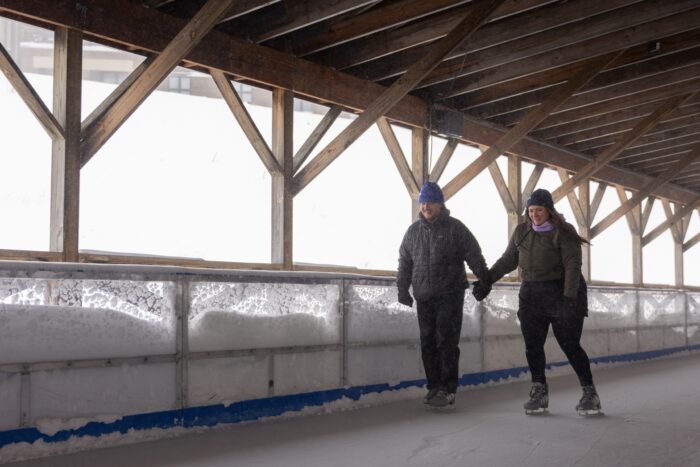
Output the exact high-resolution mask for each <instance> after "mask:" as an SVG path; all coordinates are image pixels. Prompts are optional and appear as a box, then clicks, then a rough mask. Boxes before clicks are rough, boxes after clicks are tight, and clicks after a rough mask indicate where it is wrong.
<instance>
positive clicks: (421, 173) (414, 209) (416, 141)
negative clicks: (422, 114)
mask: <svg viewBox="0 0 700 467" xmlns="http://www.w3.org/2000/svg"><path fill="white" fill-rule="evenodd" d="M428 138H430V135H429V134H428V131H427V130H425V129H423V128H414V129H413V131H412V132H411V172H413V178H415V179H416V183H417V184H418V189H420V188H421V187H422V186H423V183H425V181H426V180H428V175H429V173H430V161H429V160H428V156H429V151H428ZM419 212H420V206H419V205H418V199H417V198H416V199H411V219H413V220H414V221H415V220H418V213H419Z"/></svg>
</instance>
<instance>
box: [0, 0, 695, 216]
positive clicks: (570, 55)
mask: <svg viewBox="0 0 700 467" xmlns="http://www.w3.org/2000/svg"><path fill="white" fill-rule="evenodd" d="M489 1H493V0H471V1H469V0H423V1H418V0H239V1H234V2H232V5H231V6H230V7H229V8H228V10H227V11H226V13H225V14H224V15H223V16H222V20H220V21H218V24H217V25H216V26H215V27H214V30H213V31H212V32H210V33H208V34H207V35H206V37H205V38H203V39H201V42H200V43H199V45H197V46H196V47H195V48H194V49H192V50H191V51H190V52H188V53H187V54H186V56H185V58H184V60H183V61H182V64H183V65H185V66H189V67H193V68H196V69H202V70H206V71H209V69H215V70H219V71H222V72H224V73H226V74H227V75H228V76H229V77H230V78H234V79H238V80H241V81H248V82H251V83H253V84H255V85H259V86H267V87H280V88H284V89H290V90H293V91H294V92H295V93H297V94H298V95H299V97H303V98H307V99H311V100H315V101H317V102H321V103H328V104H334V105H338V106H341V107H343V108H345V109H349V110H355V111H365V110H366V109H367V108H368V107H369V106H370V105H372V104H373V103H375V102H376V100H377V99H378V98H379V97H380V96H382V95H383V93H384V92H385V91H386V89H387V87H388V86H391V85H393V84H395V83H396V82H397V79H398V78H399V77H402V76H405V73H406V71H408V70H410V69H411V68H412V67H413V68H415V66H416V65H417V64H420V63H421V62H422V61H423V60H424V59H425V57H428V56H429V55H430V54H431V52H433V51H435V49H436V47H439V44H440V42H441V41H442V40H443V39H444V38H445V37H446V36H447V35H448V34H449V33H450V31H452V30H453V29H454V27H455V26H456V25H457V24H458V23H459V22H460V21H462V20H463V19H464V18H465V17H467V15H468V14H469V13H470V12H473V11H477V10H478V9H479V8H482V7H484V5H485V4H486V3H487V2H489ZM205 3H206V2H205V1H204V0H102V1H98V0H83V1H80V2H75V1H68V0H0V14H1V15H5V16H8V17H11V18H16V19H19V20H22V21H26V22H32V23H35V24H39V25H43V26H45V27H54V26H65V27H69V28H75V29H80V30H81V31H83V34H84V35H85V37H86V38H87V39H90V40H93V41H97V42H101V43H105V44H108V45H111V46H114V47H118V48H123V49H128V50H130V51H133V52H137V53H143V54H144V55H149V56H152V55H154V54H157V53H160V52H162V51H163V50H164V49H165V47H166V46H167V45H168V44H169V43H170V41H171V40H172V39H173V37H175V36H176V35H177V34H178V33H180V31H182V29H183V27H185V25H187V24H188V21H190V20H191V19H192V17H193V16H194V15H195V14H196V13H197V12H198V11H200V9H201V8H202V7H203V5H204V4H205ZM496 3H498V2H496ZM595 66H597V67H599V69H593V68H592V67H595ZM588 75H590V76H588ZM577 80H578V81H577ZM574 82H576V85H574V84H572V83H574ZM567 83H568V84H567ZM567 86H568V88H567ZM698 91H700V0H642V1H640V0H558V1H552V0H505V1H503V2H501V3H500V5H498V6H497V8H496V10H495V12H493V13H491V14H490V16H489V19H488V20H487V21H485V22H484V23H483V24H481V25H480V26H479V27H478V28H476V30H475V32H474V33H473V34H471V36H470V37H469V38H468V39H467V40H466V41H465V42H464V43H463V44H461V45H459V46H458V47H456V48H455V49H454V50H451V51H449V53H447V54H446V55H445V56H444V57H443V58H442V60H441V61H440V63H439V64H438V65H437V66H436V67H434V69H432V70H429V71H428V72H427V73H426V74H425V76H421V77H420V79H419V80H418V83H417V84H416V85H415V86H411V88H410V93H409V94H408V95H407V96H405V97H403V98H401V99H400V100H397V102H396V103H395V105H391V106H390V108H389V110H387V111H386V112H383V111H381V109H380V110H378V113H379V114H380V115H385V116H386V117H387V118H388V119H390V120H393V121H396V122H399V123H402V124H407V125H411V126H418V127H425V128H430V129H433V130H436V131H439V130H440V128H437V127H433V126H432V125H433V123H434V122H433V121H432V119H431V112H430V109H431V108H434V107H436V108H442V107H444V108H447V109H452V110H457V111H459V112H462V113H463V114H464V115H465V119H464V122H463V128H464V131H463V132H462V134H461V135H460V137H459V139H460V140H462V141H464V142H468V143H473V144H479V145H483V146H487V147H491V146H492V145H493V144H494V143H495V142H497V141H502V140H503V139H504V138H505V139H506V140H507V143H508V145H507V147H503V146H502V145H497V146H496V147H495V148H492V149H491V152H492V153H494V154H495V157H497V156H498V155H499V154H501V153H503V152H509V151H512V152H514V153H518V154H519V155H521V156H522V157H524V158H526V159H529V160H532V161H534V162H542V163H545V164H548V165H553V166H557V167H560V168H564V169H566V170H568V171H570V172H576V171H578V170H579V169H582V168H584V167H586V165H587V164H589V165H590V164H591V160H595V158H597V157H599V156H601V155H604V156H606V160H605V161H604V162H605V163H604V164H602V165H603V167H602V168H601V167H596V169H595V170H594V171H593V172H592V175H590V176H591V177H592V178H596V179H600V180H603V181H606V182H609V183H616V184H620V185H624V186H626V187H629V188H632V189H634V190H641V189H643V188H644V187H647V186H648V185H649V183H650V182H651V181H652V180H653V179H655V178H657V177H659V176H661V175H662V174H664V173H665V172H666V171H667V170H668V169H669V168H671V167H674V164H675V166H677V164H678V163H679V161H682V160H683V159H684V157H685V158H686V159H688V157H689V159H688V160H689V161H688V163H687V165H686V166H684V167H682V168H681V169H680V170H678V173H676V174H675V175H674V176H673V177H672V178H671V180H670V183H666V184H664V185H662V186H659V187H655V188H654V191H653V192H654V194H656V195H659V196H663V197H666V198H668V199H671V200H674V201H678V202H681V203H688V202H691V201H693V200H695V198H696V197H697V195H698V193H700V159H698V158H693V157H690V156H689V155H690V154H693V153H697V152H698V151H697V148H698V147H700V93H698ZM538 109H539V110H538ZM545 110H546V112H545ZM538 111H539V114H538ZM375 119H376V118H375ZM504 135H505V136H504ZM525 135H527V136H525ZM92 150H93V153H94V150H95V148H92ZM686 156H688V157H686ZM83 157H85V154H83ZM88 158H89V155H88ZM607 159H610V160H607ZM488 162H489V160H488V159H484V160H483V163H482V165H484V164H485V165H484V167H485V166H487V165H488ZM295 166H296V164H295ZM474 170H476V168H474ZM464 180H467V181H468V176H467V175H465V178H463V179H462V180H461V181H464ZM302 181H303V180H302ZM308 181H310V180H307V181H306V183H308ZM453 182H454V181H453ZM460 184H461V183H457V182H455V184H454V185H453V186H454V188H455V190H456V189H459V188H460V187H461V186H460Z"/></svg>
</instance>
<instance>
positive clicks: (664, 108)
mask: <svg viewBox="0 0 700 467" xmlns="http://www.w3.org/2000/svg"><path fill="white" fill-rule="evenodd" d="M690 97H692V94H685V95H682V96H677V97H673V98H671V99H668V100H667V101H665V102H664V103H663V104H662V105H660V106H659V107H658V108H657V109H656V110H655V111H654V112H653V113H652V114H651V115H649V116H648V117H646V118H644V120H642V121H641V122H639V123H638V124H637V125H635V127H634V128H633V129H632V131H630V132H629V133H627V134H625V135H624V136H623V137H622V138H621V139H620V141H618V142H617V143H616V144H615V145H614V146H612V147H611V148H609V149H607V150H605V151H604V152H603V153H602V154H600V155H598V156H597V157H596V158H595V159H593V160H592V161H590V162H589V163H588V164H586V166H585V167H583V168H582V169H581V170H579V171H578V172H577V173H576V174H574V176H573V177H571V178H570V179H569V180H568V181H567V182H566V183H563V184H562V185H561V186H559V188H557V189H556V190H554V192H553V193H552V198H553V199H554V202H555V203H556V202H557V201H559V200H560V199H561V198H562V197H563V196H564V195H566V194H567V193H568V192H569V191H571V190H573V189H574V188H576V186H577V185H578V184H579V183H581V182H582V181H583V180H586V179H588V178H590V177H592V176H593V175H595V174H596V173H597V172H598V171H599V170H600V169H602V168H603V167H604V166H605V165H607V164H608V162H610V161H612V160H613V159H615V157H617V155H618V154H620V153H621V152H622V151H624V150H625V148H627V147H628V146H629V145H630V144H632V143H633V142H634V141H636V140H637V139H638V138H640V137H641V136H642V135H643V134H644V133H646V132H647V131H648V130H649V129H650V128H651V127H653V126H654V125H655V124H656V123H657V122H658V121H659V120H661V119H662V118H663V117H664V116H665V115H667V114H668V113H670V112H672V111H673V110H674V109H676V108H677V107H679V106H680V105H681V104H682V103H683V102H685V101H687V100H688V99H689V98H690ZM592 233H593V232H592Z"/></svg>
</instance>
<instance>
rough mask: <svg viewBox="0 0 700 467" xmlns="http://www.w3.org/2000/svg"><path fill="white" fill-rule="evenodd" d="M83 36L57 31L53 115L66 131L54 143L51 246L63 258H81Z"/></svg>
mask: <svg viewBox="0 0 700 467" xmlns="http://www.w3.org/2000/svg"><path fill="white" fill-rule="evenodd" d="M82 57H83V36H82V34H81V33H80V31H76V30H73V29H66V28H59V29H57V30H56V32H55V34H54V60H53V63H54V76H53V96H54V100H53V114H54V117H56V121H57V122H58V123H59V125H60V126H61V128H63V130H64V136H63V137H59V138H55V139H54V140H53V142H52V146H51V221H50V222H51V224H50V240H49V248H50V249H51V251H61V252H63V257H62V259H63V261H69V262H77V261H78V238H79V217H80V104H81V86H82V69H83V61H82Z"/></svg>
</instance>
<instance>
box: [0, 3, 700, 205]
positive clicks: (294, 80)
mask: <svg viewBox="0 0 700 467" xmlns="http://www.w3.org/2000/svg"><path fill="white" fill-rule="evenodd" d="M517 3H518V4H520V2H517ZM81 5H83V6H84V7H85V8H84V9H83V10H81V15H76V14H74V8H75V2H73V1H72V0H0V12H2V13H3V14H6V15H9V16H14V17H16V18H18V19H20V20H21V19H22V18H26V19H27V21H28V22H36V21H40V22H41V24H43V25H45V26H48V27H53V26H56V25H58V26H65V27H68V28H72V29H79V30H82V31H83V33H84V35H85V37H86V38H87V39H89V40H97V41H98V42H102V43H105V44H108V45H110V44H111V45H114V46H117V47H124V48H129V49H130V50H133V51H135V52H137V53H145V54H148V53H153V54H158V53H160V52H161V51H162V50H163V49H164V48H165V47H166V46H167V44H168V43H169V41H170V40H171V39H172V37H174V36H175V35H176V34H177V33H178V32H179V31H181V30H182V28H183V27H184V26H185V25H186V24H187V22H186V20H183V19H181V18H178V17H175V16H171V15H168V14H166V13H163V12H161V11H158V10H154V9H149V8H144V7H141V6H138V5H136V4H135V3H132V2H118V3H114V4H110V9H109V14H105V9H104V3H103V1H102V0H81ZM37 12H41V18H40V19H39V18H37ZM144 24H158V28H152V29H149V30H148V31H146V29H144V28H143V25H144ZM681 35H683V33H679V35H678V37H680V36H681ZM667 37H670V36H667ZM674 40H675V39H674ZM693 40H694V39H693ZM683 41H686V42H687V39H683ZM662 46H663V47H666V41H665V40H664V41H662ZM184 65H186V66H193V67H198V68H200V69H209V68H215V69H219V70H222V71H225V72H227V73H229V74H231V75H235V76H237V77H241V78H245V79H247V80H250V81H251V82H253V83H263V84H264V85H266V86H271V87H280V88H284V89H289V90H293V91H294V92H295V94H298V95H306V96H311V97H314V98H316V99H318V100H319V101H323V102H328V103H334V104H338V105H340V106H342V107H343V108H347V109H352V110H362V109H365V108H366V107H367V105H369V104H370V103H371V102H372V101H374V100H375V99H376V98H377V97H378V96H380V95H381V94H382V93H383V92H384V91H385V88H384V87H383V86H380V85H378V84H375V83H371V82H367V81H363V80H360V79H357V78H355V77H352V76H349V75H347V74H344V73H341V72H338V71H336V70H332V69H328V68H326V67H323V66H320V65H317V64H315V63H311V62H309V61H307V60H302V59H298V58H295V57H293V56H291V55H289V54H285V53H282V52H279V51H277V50H274V49H271V48H268V47H262V46H258V45H255V44H252V43H249V42H246V41H243V40H240V39H236V38H234V37H231V36H230V35H227V34H225V33H222V32H219V31H217V30H214V31H212V32H210V33H209V34H208V35H207V36H206V37H205V38H204V39H203V40H202V41H201V43H200V45H199V46H198V47H196V48H195V49H194V50H192V51H191V52H190V54H189V55H188V56H187V57H186V58H185V63H184ZM280 69H287V70H294V73H280V72H279V70H280ZM657 98H658V97H657ZM644 102H645V101H642V104H643V103H644ZM621 105H622V104H621ZM630 105H632V106H636V105H639V102H634V101H630V102H629V103H628V104H627V106H630ZM601 108H602V107H601ZM608 111H609V109H603V110H601V111H600V115H598V116H597V117H595V118H591V119H590V120H604V119H605V118H607V114H606V112H608ZM570 112H571V111H568V112H566V114H569V113H570ZM596 112H597V111H596ZM427 115H429V114H428V105H427V104H426V102H425V101H424V100H423V99H420V98H418V97H416V96H413V95H408V96H405V97H404V98H403V99H402V100H401V101H400V102H399V103H397V104H396V106H394V107H393V108H392V109H390V110H389V111H388V112H387V114H386V116H387V117H389V118H391V120H392V121H396V122H401V123H403V124H406V125H409V126H411V127H421V128H424V127H427ZM562 118H563V116H562ZM550 121H551V117H550V119H548V121H546V122H545V124H543V125H540V127H539V128H545V126H551V125H549V122H550ZM552 122H553V121H552ZM554 123H556V124H557V125H560V124H561V123H565V121H562V122H553V124H554ZM506 131H507V130H506V129H505V127H501V126H499V125H494V124H489V123H484V122H481V121H477V120H476V119H473V118H469V117H468V116H467V117H466V118H465V120H464V131H463V132H462V135H463V136H462V137H460V138H459V139H460V141H461V142H464V143H466V144H471V145H474V144H491V143H492V142H494V141H497V140H498V138H499V137H501V136H502V135H503V134H505V133H506ZM538 131H539V130H538ZM511 152H512V153H514V154H518V155H520V156H522V157H524V158H526V159H530V160H534V161H536V162H540V163H543V164H545V165H547V166H558V167H563V168H566V169H567V170H570V171H578V170H580V169H581V168H582V167H583V166H584V165H585V164H586V163H587V160H588V157H586V156H582V155H581V154H577V153H575V152H573V151H570V150H566V149H562V148H560V147H555V146H552V145H550V144H546V143H542V142H541V141H538V140H534V139H531V138H523V139H522V140H521V141H520V142H518V143H517V144H516V145H515V146H514V147H513V148H512V150H511ZM596 179H599V180H601V181H604V182H606V183H610V184H622V185H624V186H627V187H629V188H631V189H639V188H640V187H642V186H644V184H646V183H647V181H648V180H649V177H648V176H645V175H644V174H642V173H638V172H637V173H635V172H631V171H628V170H623V169H620V168H619V167H616V166H613V165H608V166H607V167H605V168H603V169H601V170H600V171H599V172H598V176H596ZM654 195H655V196H659V197H664V198H669V199H672V200H674V201H676V202H679V203H682V204H686V203H687V202H689V201H690V200H691V199H692V197H693V193H692V192H691V191H689V190H688V189H685V188H682V187H679V186H676V185H664V186H662V187H660V188H659V190H658V191H657V192H655V193H654Z"/></svg>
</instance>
